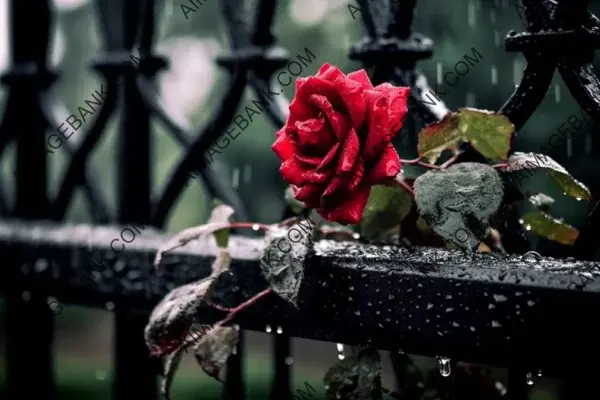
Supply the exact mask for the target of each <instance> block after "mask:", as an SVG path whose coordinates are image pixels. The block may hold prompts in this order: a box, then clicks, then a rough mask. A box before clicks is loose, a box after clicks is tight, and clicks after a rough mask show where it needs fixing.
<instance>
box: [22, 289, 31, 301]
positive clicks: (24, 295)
mask: <svg viewBox="0 0 600 400" xmlns="http://www.w3.org/2000/svg"><path fill="white" fill-rule="evenodd" d="M21 298H23V301H29V300H31V293H30V292H29V291H27V290H26V291H24V292H23V293H21Z"/></svg>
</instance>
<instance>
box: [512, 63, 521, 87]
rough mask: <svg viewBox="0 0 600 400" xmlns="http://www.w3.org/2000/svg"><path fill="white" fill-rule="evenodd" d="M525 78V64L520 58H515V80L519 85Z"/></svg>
mask: <svg viewBox="0 0 600 400" xmlns="http://www.w3.org/2000/svg"><path fill="white" fill-rule="evenodd" d="M522 78H523V64H522V61H521V60H520V59H518V58H515V59H514V60H513V82H514V84H515V86H517V85H518V84H519V83H520V82H521V79H522Z"/></svg>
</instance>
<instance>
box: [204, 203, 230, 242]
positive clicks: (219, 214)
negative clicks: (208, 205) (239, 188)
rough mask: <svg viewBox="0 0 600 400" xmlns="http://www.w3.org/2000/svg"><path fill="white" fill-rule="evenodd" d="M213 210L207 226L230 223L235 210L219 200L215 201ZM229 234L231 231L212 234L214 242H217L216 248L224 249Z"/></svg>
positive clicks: (223, 230)
mask: <svg viewBox="0 0 600 400" xmlns="http://www.w3.org/2000/svg"><path fill="white" fill-rule="evenodd" d="M213 203H214V208H213V209H212V211H211V213H210V217H209V218H208V223H209V224H219V223H229V222H231V221H230V220H229V218H230V217H231V216H232V215H233V213H234V212H235V210H234V209H233V208H232V207H230V206H228V205H225V204H223V203H222V202H221V201H219V200H215V201H214V202H213ZM230 233H231V229H229V228H227V229H220V230H218V231H215V232H213V236H214V237H215V241H216V242H217V246H218V247H220V248H222V249H226V248H227V244H228V243H229V235H230Z"/></svg>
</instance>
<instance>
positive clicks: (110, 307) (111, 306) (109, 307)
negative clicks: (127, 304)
mask: <svg viewBox="0 0 600 400" xmlns="http://www.w3.org/2000/svg"><path fill="white" fill-rule="evenodd" d="M104 306H105V307H106V309H107V310H108V311H112V310H114V309H115V303H113V302H112V301H107V302H106V304H105V305H104Z"/></svg>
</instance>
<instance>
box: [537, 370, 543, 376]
mask: <svg viewBox="0 0 600 400" xmlns="http://www.w3.org/2000/svg"><path fill="white" fill-rule="evenodd" d="M541 376H542V370H541V369H540V370H538V377H541Z"/></svg>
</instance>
